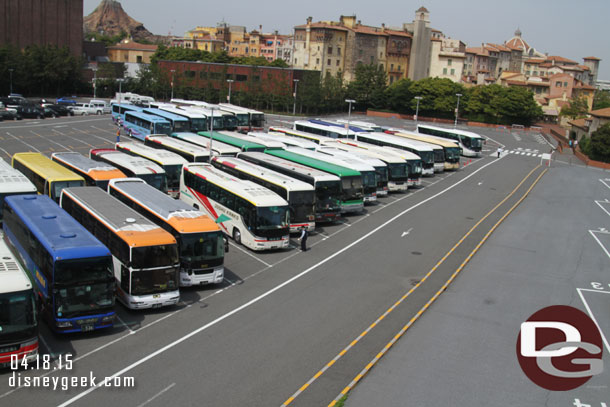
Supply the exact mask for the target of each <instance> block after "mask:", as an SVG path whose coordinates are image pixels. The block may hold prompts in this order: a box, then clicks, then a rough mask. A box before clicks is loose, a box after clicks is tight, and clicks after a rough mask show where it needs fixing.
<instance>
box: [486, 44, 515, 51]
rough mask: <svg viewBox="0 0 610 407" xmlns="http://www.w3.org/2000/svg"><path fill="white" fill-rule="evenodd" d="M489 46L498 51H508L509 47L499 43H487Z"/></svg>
mask: <svg viewBox="0 0 610 407" xmlns="http://www.w3.org/2000/svg"><path fill="white" fill-rule="evenodd" d="M487 45H489V46H490V47H494V48H496V49H497V50H498V51H504V52H510V48H508V47H505V46H504V45H500V44H487Z"/></svg>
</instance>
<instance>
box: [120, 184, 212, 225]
mask: <svg viewBox="0 0 610 407" xmlns="http://www.w3.org/2000/svg"><path fill="white" fill-rule="evenodd" d="M109 188H111V189H114V190H116V191H117V192H119V193H121V194H123V195H125V196H126V197H128V198H129V199H131V200H133V201H136V202H138V203H140V205H142V206H143V207H145V208H146V209H147V210H148V211H149V212H151V213H152V214H153V215H155V216H157V217H158V218H161V219H162V220H163V221H165V222H167V223H168V224H170V225H171V226H172V227H173V228H174V229H176V230H177V231H178V232H180V233H199V232H219V231H220V226H218V224H216V222H214V221H213V220H212V219H210V218H209V217H208V216H207V215H206V214H205V213H203V212H201V211H198V210H196V209H194V208H193V207H191V206H190V205H188V204H186V203H185V202H183V201H181V200H179V199H174V198H171V197H170V196H168V195H167V194H164V193H163V192H161V191H159V190H158V189H156V188H155V187H153V186H150V185H148V184H147V183H146V182H144V181H143V180H142V179H140V178H121V179H114V180H112V181H110V183H109Z"/></svg>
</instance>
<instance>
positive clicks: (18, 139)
mask: <svg viewBox="0 0 610 407" xmlns="http://www.w3.org/2000/svg"><path fill="white" fill-rule="evenodd" d="M6 134H8V135H9V136H11V137H12V138H14V139H15V140H17V141H19V142H21V143H23V144H25V145H26V146H28V147H29V148H31V149H32V151H36V152H38V153H40V150H39V149H37V148H36V147H34V146H33V145H31V144H28V143H26V142H25V141H23V140H21V139H20V138H19V137H16V136H14V135H12V134H11V133H9V132H8V131H7V132H6Z"/></svg>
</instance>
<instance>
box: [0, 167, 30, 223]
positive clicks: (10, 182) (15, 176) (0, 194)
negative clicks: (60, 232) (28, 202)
mask: <svg viewBox="0 0 610 407" xmlns="http://www.w3.org/2000/svg"><path fill="white" fill-rule="evenodd" d="M36 192H37V189H36V186H35V185H34V184H33V183H32V181H30V180H29V179H28V178H27V177H26V176H25V175H23V174H22V173H20V172H19V171H17V170H16V169H14V168H13V167H11V166H10V165H9V163H7V162H6V161H4V160H3V159H2V158H0V223H1V222H2V203H3V202H4V198H5V197H7V196H10V195H20V194H35V193H36Z"/></svg>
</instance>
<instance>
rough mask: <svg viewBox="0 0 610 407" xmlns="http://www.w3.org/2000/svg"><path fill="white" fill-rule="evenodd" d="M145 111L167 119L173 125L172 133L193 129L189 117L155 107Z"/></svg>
mask: <svg viewBox="0 0 610 407" xmlns="http://www.w3.org/2000/svg"><path fill="white" fill-rule="evenodd" d="M143 112H144V113H147V114H152V115H154V116H159V117H162V118H163V119H165V120H167V121H168V122H169V123H170V124H171V126H172V133H180V132H185V131H187V132H188V131H191V124H190V122H189V119H187V118H186V117H184V116H180V115H178V114H175V113H172V112H168V111H166V110H162V109H153V108H149V109H144V110H143Z"/></svg>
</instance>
